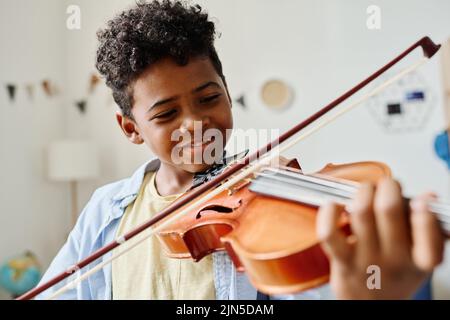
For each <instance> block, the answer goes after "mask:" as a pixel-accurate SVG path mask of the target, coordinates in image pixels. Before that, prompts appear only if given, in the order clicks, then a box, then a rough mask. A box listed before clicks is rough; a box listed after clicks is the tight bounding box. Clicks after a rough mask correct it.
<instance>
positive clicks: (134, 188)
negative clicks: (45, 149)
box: [37, 159, 333, 300]
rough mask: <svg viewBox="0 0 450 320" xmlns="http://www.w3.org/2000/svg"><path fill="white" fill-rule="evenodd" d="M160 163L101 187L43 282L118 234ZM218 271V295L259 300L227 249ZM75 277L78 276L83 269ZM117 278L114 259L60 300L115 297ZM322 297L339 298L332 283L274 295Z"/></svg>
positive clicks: (218, 256) (217, 257)
mask: <svg viewBox="0 0 450 320" xmlns="http://www.w3.org/2000/svg"><path fill="white" fill-rule="evenodd" d="M158 167H159V160H158V159H153V160H150V161H149V162H147V163H146V164H144V165H143V166H141V167H140V168H139V169H138V170H137V171H136V172H135V173H134V174H133V175H132V176H131V177H130V178H127V179H123V180H120V181H117V182H114V183H111V184H108V185H106V186H103V187H101V188H99V189H97V190H96V191H95V192H94V194H93V195H92V197H91V199H90V200H89V202H88V203H87V205H86V206H85V208H84V209H83V211H82V213H81V214H80V217H79V219H78V221H77V223H76V225H75V227H74V229H73V230H72V232H71V233H70V235H69V237H68V239H67V242H66V243H65V244H64V246H63V247H62V248H61V250H60V251H59V252H58V254H57V256H56V257H55V258H54V260H53V262H52V263H51V265H50V267H49V268H48V270H47V272H46V273H45V274H44V276H43V278H42V280H41V284H42V283H44V282H46V281H48V280H49V279H51V278H52V277H54V276H56V275H57V274H59V273H61V272H63V271H65V270H67V269H68V268H69V267H71V266H72V265H74V264H75V263H77V262H78V261H80V260H82V259H84V258H86V257H87V256H89V255H90V254H92V253H93V252H95V251H96V250H98V249H100V248H101V247H103V246H105V245H106V244H108V243H110V242H112V241H113V240H114V239H115V235H116V230H117V228H118V226H119V222H120V219H121V217H122V215H123V214H124V212H125V209H126V207H127V206H128V205H129V204H130V203H132V202H133V201H134V200H135V199H136V197H137V195H138V192H139V190H140V187H141V184H142V182H143V179H144V176H145V174H146V173H147V172H149V171H156V170H157V169H158ZM110 256H111V252H110V253H109V254H106V255H105V256H103V257H102V258H100V259H98V260H97V261H95V262H94V263H92V264H91V265H89V266H87V267H85V268H84V269H83V270H82V272H85V271H86V268H92V267H93V266H95V265H96V264H98V263H101V262H102V261H104V260H106V259H108V258H109V257H110ZM213 270H214V284H215V289H216V298H217V299H220V300H226V299H233V300H234V299H256V296H257V291H256V290H255V289H254V287H253V286H252V285H251V284H250V282H249V281H248V279H247V277H246V275H245V274H244V273H240V272H237V271H236V269H235V268H234V265H233V264H232V262H231V260H230V259H229V258H228V255H227V254H226V253H225V252H217V253H214V254H213ZM73 276H77V274H75V275H73ZM73 276H71V277H69V280H71V279H73V278H72V277H73ZM111 278H112V275H111V264H109V265H107V266H106V267H104V268H103V269H102V270H100V271H98V272H97V273H95V274H93V275H91V276H90V277H89V278H88V279H87V280H84V281H82V282H81V283H80V284H79V285H77V286H76V287H75V288H72V289H70V290H68V291H66V292H65V293H64V294H63V295H61V296H60V297H59V299H72V300H75V299H78V300H91V299H96V300H110V299H111V298H112V281H111V280H112V279H111ZM66 283H67V282H65V281H63V283H61V284H58V285H56V286H54V287H52V288H50V289H48V290H47V291H45V292H43V293H41V294H40V295H39V296H38V297H37V299H45V298H46V297H48V296H49V295H50V294H51V293H52V292H54V291H56V290H57V289H58V288H60V287H61V286H63V285H64V284H66ZM320 298H325V299H331V298H333V297H332V294H331V291H330V290H329V286H328V285H325V286H323V287H320V288H318V289H314V290H309V291H306V292H304V293H301V294H298V295H286V296H276V297H275V296H273V297H271V299H320Z"/></svg>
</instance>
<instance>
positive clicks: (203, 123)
mask: <svg viewBox="0 0 450 320" xmlns="http://www.w3.org/2000/svg"><path fill="white" fill-rule="evenodd" d="M209 124H210V119H209V117H203V118H197V117H187V118H186V119H184V120H183V123H182V124H181V127H180V131H181V132H195V131H196V130H202V131H203V130H205V128H208V126H209Z"/></svg>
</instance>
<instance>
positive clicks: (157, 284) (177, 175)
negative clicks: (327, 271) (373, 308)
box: [42, 1, 443, 299]
mask: <svg viewBox="0 0 450 320" xmlns="http://www.w3.org/2000/svg"><path fill="white" fill-rule="evenodd" d="M214 36H215V26H214V24H213V23H212V22H210V21H208V16H207V14H206V13H203V12H202V11H201V8H200V7H199V6H188V5H185V4H183V3H181V2H178V1H176V2H169V1H163V2H156V1H153V2H150V3H141V4H138V5H137V6H136V7H134V8H132V9H131V10H128V11H125V12H123V13H121V14H120V15H118V16H117V17H116V18H114V19H113V20H111V21H109V22H108V25H107V27H106V29H104V30H102V31H100V32H99V33H98V38H99V41H100V45H99V49H98V52H97V63H96V66H97V68H98V70H99V72H100V73H101V74H102V75H103V76H104V77H105V78H106V83H107V85H108V86H109V87H110V88H111V89H112V92H113V96H114V99H115V102H116V103H117V104H118V105H119V107H120V109H121V110H120V112H117V114H116V118H117V122H118V124H119V126H120V128H121V129H122V131H123V133H124V134H125V136H126V137H127V138H128V139H129V140H130V141H131V142H132V143H134V144H142V143H145V144H146V145H147V146H148V147H149V149H150V150H151V151H152V152H153V154H155V155H156V157H157V159H155V160H152V161H150V162H148V163H147V164H145V165H143V166H142V167H141V168H139V169H138V170H137V171H136V173H134V174H133V176H132V177H131V178H129V179H125V180H122V181H118V182H116V183H113V184H110V185H107V186H104V187H102V188H100V189H98V190H97V191H96V192H95V193H94V195H93V196H92V198H91V199H90V201H89V203H88V204H87V205H86V207H85V209H84V210H83V212H82V214H81V215H80V218H79V220H78V222H77V224H76V226H75V228H74V230H73V231H72V232H71V234H70V236H69V239H68V241H67V243H66V244H65V245H64V247H63V248H62V249H61V251H60V252H59V253H58V255H57V257H56V258H55V260H54V261H53V263H52V264H51V266H50V268H49V270H48V271H47V273H46V275H45V276H44V279H43V281H45V280H46V279H48V278H50V277H51V276H52V275H54V274H56V273H58V272H60V271H62V270H64V269H65V268H67V267H68V266H70V265H72V264H73V263H75V262H76V261H79V260H81V259H82V258H84V257H86V256H87V255H89V254H90V253H92V252H94V251H95V250H97V249H98V248H100V247H102V246H104V245H105V244H107V243H109V242H111V241H112V240H113V239H114V238H116V237H118V236H120V235H122V234H123V233H125V232H127V231H128V230H129V229H131V228H133V227H136V226H137V225H139V224H141V223H142V222H144V221H145V220H147V219H149V218H150V217H151V216H153V215H155V214H156V213H158V212H159V211H161V210H162V209H163V208H165V207H166V206H167V205H169V204H170V203H171V202H172V201H174V200H175V199H176V198H177V197H178V196H179V195H181V194H183V193H184V192H185V191H187V190H188V189H189V188H190V187H191V186H192V183H193V179H194V177H195V175H196V174H197V173H201V172H203V171H205V170H207V169H208V168H210V164H211V163H210V162H208V161H206V160H205V159H204V158H203V155H204V154H205V151H206V150H208V148H211V146H215V147H217V146H222V147H223V146H225V144H226V142H227V138H228V135H227V132H228V131H229V130H230V129H231V128H232V126H233V120H232V114H231V99H230V95H229V93H228V89H227V85H226V81H225V77H224V75H223V72H222V65H221V62H220V60H219V57H218V55H217V53H216V50H215V48H214ZM198 124H200V129H201V131H202V132H205V131H207V130H214V131H215V132H216V133H217V132H218V133H219V134H218V135H215V136H214V139H205V138H203V136H202V135H200V139H198V138H197V135H196V132H195V131H196V130H198V128H197V127H196V125H197V126H198ZM174 133H177V134H181V135H185V134H187V135H188V136H190V137H192V136H193V137H194V140H193V141H189V140H188V142H187V143H186V141H184V142H182V143H179V141H178V140H176V139H173V137H174ZM222 151H223V150H221V148H220V147H219V148H216V149H215V152H213V153H215V154H214V155H213V157H214V158H217V156H218V155H221V152H222ZM175 155H178V157H175ZM175 158H177V159H175ZM199 158H200V159H201V161H195V160H198V159H199ZM426 199H428V198H425V197H423V198H420V199H417V200H416V202H415V206H413V208H412V209H413V213H412V214H411V219H410V221H408V219H407V218H405V217H406V215H404V212H403V207H402V201H401V192H400V187H399V185H398V184H397V183H396V182H393V181H391V180H385V181H383V182H382V183H380V185H378V186H377V188H376V191H375V188H374V187H373V186H371V185H363V186H362V188H361V189H360V191H359V193H358V195H357V197H356V199H355V201H354V202H353V206H352V208H351V213H352V215H351V219H352V228H353V232H354V234H355V235H354V237H353V238H352V241H351V242H350V241H349V240H348V239H345V237H344V236H343V235H342V234H341V233H340V232H339V229H338V228H337V226H336V224H337V217H338V216H339V212H340V210H339V208H338V207H337V206H335V205H333V204H330V205H327V206H324V207H323V208H321V210H320V213H319V219H318V233H319V235H320V236H321V238H322V239H323V247H324V249H325V251H326V253H327V254H328V255H329V257H330V262H331V281H330V283H331V287H332V288H333V290H334V295H335V296H336V297H338V298H407V297H410V296H411V295H412V294H413V293H414V292H415V291H416V290H417V289H418V287H419V286H420V285H421V283H422V282H423V281H424V280H425V279H426V277H427V276H428V275H429V272H430V271H431V270H432V269H433V268H434V267H435V266H436V265H437V264H439V262H440V261H441V259H442V243H443V240H442V237H441V236H440V231H439V227H438V225H437V222H436V220H434V218H433V217H432V215H431V214H429V213H428V211H427V208H426V204H425V200H426ZM409 223H411V229H409V228H408V224H409ZM411 237H412V239H413V241H412V242H411V240H410V238H411ZM412 243H414V245H412ZM104 258H105V259H106V258H108V256H106V257H104ZM369 265H377V266H379V267H380V268H381V270H382V289H381V290H369V289H368V288H367V285H366V283H367V277H368V275H367V273H366V271H367V267H368V266H369ZM400 274H401V275H402V276H401V277H399V276H398V275H400ZM53 290H54V289H53ZM316 292H318V291H316ZM47 294H48V291H47V292H46V293H44V294H43V295H42V297H45V295H47ZM306 294H308V293H306ZM256 297H257V292H256V290H255V289H254V288H253V287H252V286H251V285H250V284H249V282H248V281H247V279H246V277H245V275H244V274H237V273H236V271H235V269H234V268H233V266H232V264H231V262H230V260H229V259H228V257H227V255H226V254H225V253H223V252H222V253H215V254H213V255H210V256H208V257H206V258H204V259H203V260H202V261H201V262H199V263H194V262H192V261H191V260H189V259H187V260H181V259H170V258H167V257H165V255H164V253H163V252H162V250H161V247H160V245H159V243H158V240H157V239H155V238H152V239H150V240H148V241H146V242H145V243H143V244H141V245H140V246H138V247H137V248H134V249H133V250H132V251H131V252H130V253H129V254H126V255H124V256H122V257H120V258H119V259H117V260H115V261H114V262H113V263H112V265H110V266H108V267H106V268H104V269H103V270H102V271H101V272H98V273H96V274H95V275H93V276H91V277H90V278H89V279H88V280H87V281H84V282H83V283H82V284H81V285H80V286H78V287H77V288H74V289H71V290H69V291H68V292H66V293H65V294H64V295H63V296H62V298H66V299H255V298H256Z"/></svg>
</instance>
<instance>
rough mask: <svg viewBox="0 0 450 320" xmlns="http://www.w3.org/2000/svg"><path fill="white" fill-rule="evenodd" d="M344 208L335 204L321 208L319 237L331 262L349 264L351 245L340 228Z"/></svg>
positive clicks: (318, 228)
mask: <svg viewBox="0 0 450 320" xmlns="http://www.w3.org/2000/svg"><path fill="white" fill-rule="evenodd" d="M342 211H343V208H342V207H341V206H338V205H337V204H335V203H327V204H325V205H323V206H321V207H320V209H319V212H318V214H317V225H316V229H317V236H318V238H319V240H320V241H321V245H322V248H323V250H324V251H325V253H326V254H327V255H328V256H329V258H330V259H331V260H333V259H334V260H337V261H342V262H346V263H348V262H349V259H350V245H349V244H348V243H347V241H346V237H345V235H344V233H343V232H342V230H341V229H340V228H339V219H340V216H341V213H342Z"/></svg>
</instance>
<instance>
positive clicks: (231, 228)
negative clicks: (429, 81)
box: [18, 37, 450, 300]
mask: <svg viewBox="0 0 450 320" xmlns="http://www.w3.org/2000/svg"><path fill="white" fill-rule="evenodd" d="M419 47H420V48H421V49H422V51H423V57H422V58H421V59H420V60H419V61H418V62H416V63H415V64H413V65H412V66H410V67H408V68H406V69H404V70H403V71H402V72H400V73H399V74H397V75H396V76H394V77H392V78H390V79H389V80H387V81H385V82H384V83H382V84H381V85H378V86H377V87H375V88H374V89H372V90H371V91H370V92H369V93H368V94H366V95H364V96H363V97H361V98H359V99H358V100H356V101H354V102H353V103H351V104H349V105H348V106H345V107H344V108H341V109H340V110H337V111H336V112H334V113H333V112H332V111H333V110H334V109H335V108H336V107H337V106H338V105H340V104H341V103H342V102H344V101H346V100H347V99H348V98H350V97H351V96H353V95H354V94H355V93H356V92H358V91H359V90H361V89H363V88H364V87H366V86H367V85H368V84H369V83H371V82H372V81H373V80H375V79H376V78H378V77H379V76H380V75H381V74H383V73H384V72H386V71H387V70H389V69H390V68H392V67H393V66H394V65H395V64H397V63H398V62H399V61H401V60H402V59H403V58H405V57H406V56H408V55H409V54H410V53H411V52H412V51H414V50H415V49H417V48H419ZM439 48H440V45H438V44H435V43H434V42H433V41H432V40H431V39H430V38H429V37H423V38H422V39H420V40H418V41H417V42H416V43H414V44H413V45H411V46H410V47H409V48H408V49H406V50H405V51H403V52H402V53H400V54H399V55H398V56H397V57H396V58H394V59H393V60H392V61H390V62H389V63H387V64H386V65H384V66H383V67H382V68H380V69H379V70H377V71H376V72H374V73H373V74H372V75H370V76H369V77H368V78H367V79H364V80H363V81H361V82H360V83H358V84H357V85H356V86H355V87H353V88H351V89H350V90H348V91H347V92H345V93H344V94H343V95H341V96H340V97H338V98H337V99H335V100H333V101H332V102H330V103H329V104H328V105H326V106H324V107H323V108H321V109H320V110H319V111H318V112H316V113H314V114H313V115H311V116H310V117H308V118H307V119H305V120H303V121H301V122H300V123H299V124H297V125H296V126H294V127H293V128H291V129H289V130H287V131H286V132H285V133H283V134H282V135H281V136H279V137H278V138H277V139H275V140H274V141H272V142H270V143H268V144H267V145H266V146H264V147H262V148H261V149H259V150H258V151H256V152H254V153H253V154H250V155H248V156H245V158H243V159H241V160H239V161H237V162H235V163H233V164H232V165H231V166H229V167H228V168H226V170H224V171H223V172H221V173H220V174H218V175H217V176H215V177H214V179H212V180H209V181H207V182H205V183H203V184H201V185H200V186H198V187H196V188H194V189H193V190H191V191H190V192H188V193H187V194H186V195H185V196H183V197H181V198H179V199H177V200H176V201H175V202H173V203H172V204H171V205H169V206H168V207H167V208H166V209H164V210H162V211H161V212H160V213H159V214H157V215H156V216H154V217H152V218H151V219H149V220H148V221H147V222H145V223H144V224H142V225H140V226H138V227H137V228H135V229H134V230H132V231H130V232H128V233H126V234H125V235H123V236H121V237H119V238H117V239H115V240H114V241H113V242H111V243H109V244H108V245H106V246H104V247H103V248H101V249H99V250H97V251H96V252H94V253H92V254H91V255H90V256H88V257H86V258H85V259H83V260H81V261H79V262H77V263H76V264H74V265H72V266H70V267H69V268H67V270H64V271H63V272H61V273H60V274H58V275H57V276H55V277H54V278H52V279H50V280H49V281H47V282H46V283H43V284H41V285H40V286H38V287H36V288H34V289H32V290H30V291H29V292H27V293H25V294H24V295H22V296H20V297H19V298H18V300H28V299H32V298H34V297H35V296H36V295H38V294H40V293H42V292H44V291H45V290H47V289H49V288H52V287H53V286H55V285H56V284H59V283H60V282H61V281H63V280H65V279H67V278H68V277H70V276H71V275H77V276H76V277H75V278H74V279H73V280H71V281H70V282H69V283H67V284H66V285H64V286H62V287H60V288H59V289H58V290H56V291H55V292H53V293H52V294H51V295H50V296H49V297H47V298H48V299H54V298H57V297H58V296H59V295H61V294H63V293H64V292H65V291H67V290H69V289H70V288H73V287H74V286H76V284H77V283H79V282H81V281H83V280H85V279H87V278H88V277H89V276H91V275H92V274H94V273H95V272H97V271H99V270H101V269H102V268H103V267H105V266H107V265H108V264H110V263H111V262H112V261H113V260H114V259H117V258H118V257H120V256H121V255H124V254H126V253H127V252H128V251H130V250H132V249H133V248H134V247H136V246H137V245H139V244H140V243H141V242H143V241H145V240H146V239H148V238H149V237H152V236H157V237H158V238H159V239H160V241H161V242H162V243H163V245H164V248H165V250H166V251H167V253H168V255H169V256H170V257H173V258H192V259H194V260H196V261H198V260H200V259H201V258H203V257H204V256H205V255H207V254H210V253H211V252H214V251H218V250H226V251H227V252H228V254H229V255H230V257H231V259H232V261H233V263H234V265H235V266H236V267H237V268H238V270H240V271H245V272H247V273H248V275H249V278H250V280H251V282H252V283H253V284H254V285H255V287H256V288H258V289H260V290H261V291H262V292H265V293H269V294H277V293H291V292H298V291H301V290H306V289H308V288H311V287H314V286H317V285H320V284H322V283H325V282H326V281H328V277H329V264H328V260H327V258H326V256H325V255H324V253H323V252H322V250H321V249H320V243H319V241H318V238H317V235H316V231H315V227H314V226H315V216H316V212H317V208H318V206H320V204H321V203H323V201H326V200H327V199H328V200H329V199H331V200H333V201H337V202H339V203H343V204H345V203H347V202H348V201H349V200H350V199H351V197H352V195H353V194H354V192H355V190H356V188H357V183H358V182H361V181H371V182H373V183H375V182H376V181H378V180H379V179H381V178H382V177H385V176H389V175H390V174H391V173H390V170H389V168H388V167H387V166H386V165H384V164H381V163H377V162H362V163H354V164H346V165H328V166H326V167H325V168H323V169H322V170H320V171H319V172H318V173H316V174H314V175H303V174H302V172H301V170H299V169H298V166H297V168H295V166H293V165H292V163H291V166H287V167H286V166H275V167H273V166H270V165H269V164H270V163H271V161H273V160H274V159H276V158H277V157H278V155H279V154H281V153H282V152H284V151H285V150H287V149H289V148H290V147H292V146H293V145H295V144H296V143H298V142H299V141H301V140H303V139H305V138H307V137H308V136H310V135H311V134H313V133H314V132H316V131H318V130H320V129H321V128H322V127H324V126H325V125H327V124H329V123H330V122H332V121H334V120H336V119H337V118H338V117H339V116H341V115H343V114H344V113H346V112H348V111H349V110H351V109H353V108H354V107H356V106H357V105H360V104H361V103H362V102H364V101H365V100H367V99H368V98H370V97H372V96H374V95H376V94H377V93H379V92H381V91H382V90H384V88H386V87H387V86H389V85H390V84H392V83H393V82H395V81H397V80H399V79H400V78H401V77H403V76H404V75H406V74H408V73H410V72H412V71H413V70H415V69H416V68H418V67H420V66H421V65H422V64H424V63H425V62H426V61H427V60H428V59H430V58H431V57H433V56H434V55H435V54H436V52H437V51H438V50H439ZM326 116H327V117H326ZM313 123H318V124H317V125H316V126H315V127H312V128H311V125H312V124H313ZM297 133H299V135H298V136H296V137H294V135H297ZM288 139H289V141H287V140H288ZM430 209H431V210H432V211H433V212H434V213H435V214H436V215H437V217H438V218H439V219H440V221H441V222H442V224H443V226H444V227H445V229H446V230H448V226H449V224H450V222H449V215H448V214H447V212H448V209H449V207H448V205H445V204H442V203H433V204H432V206H431V207H430ZM341 226H342V229H343V230H344V231H345V232H346V233H347V234H350V232H351V229H350V225H349V219H348V217H347V218H346V215H345V214H343V215H342V221H341ZM144 231H147V232H146V233H145V235H144V236H142V237H139V238H135V236H136V235H138V234H141V233H143V232H144ZM135 240H136V241H135ZM128 241H130V242H131V241H133V242H131V243H130V245H129V246H128V247H127V248H126V249H124V250H121V251H120V252H119V253H115V254H114V255H112V256H111V257H110V258H108V259H103V260H102V261H101V262H98V263H97V264H96V265H95V266H94V267H92V268H90V269H88V270H87V271H85V272H84V273H82V274H81V270H82V269H83V268H84V267H86V266H88V265H89V264H91V263H92V262H94V261H96V260H97V259H99V258H101V257H103V256H104V255H105V254H106V253H109V252H111V251H112V250H113V249H115V248H117V247H119V246H121V245H122V244H124V243H125V242H128Z"/></svg>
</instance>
